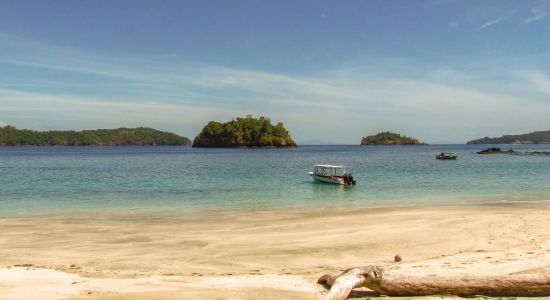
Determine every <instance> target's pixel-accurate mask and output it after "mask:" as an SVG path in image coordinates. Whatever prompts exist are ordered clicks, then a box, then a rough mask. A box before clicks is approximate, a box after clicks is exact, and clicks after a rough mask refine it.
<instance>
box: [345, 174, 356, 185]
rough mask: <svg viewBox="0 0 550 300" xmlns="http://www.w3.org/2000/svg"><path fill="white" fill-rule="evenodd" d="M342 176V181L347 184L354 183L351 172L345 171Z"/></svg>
mask: <svg viewBox="0 0 550 300" xmlns="http://www.w3.org/2000/svg"><path fill="white" fill-rule="evenodd" d="M343 178H344V183H345V184H347V185H352V184H353V185H355V180H353V176H352V175H351V173H346V174H344V176H343Z"/></svg>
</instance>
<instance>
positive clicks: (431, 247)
mask: <svg viewBox="0 0 550 300" xmlns="http://www.w3.org/2000/svg"><path fill="white" fill-rule="evenodd" d="M549 227H550V209H549V207H548V206H547V205H542V204H539V205H513V204H510V205H499V206H494V205H479V206H441V207H386V208H384V207H381V208H353V209H351V208H350V209H341V208H340V209H334V208H324V209H317V210H314V211H311V210H303V209H302V210H299V209H298V210H294V211H289V210H272V211H262V210H259V211H253V210H246V211H223V212H221V211H173V212H122V211H121V212H115V213H65V214H55V215H33V216H17V217H2V218H0V299H33V298H34V299H36V297H37V296H40V299H318V298H320V297H321V296H322V293H323V288H322V287H320V286H318V285H317V284H316V283H315V282H316V279H317V278H318V277H319V276H320V275H322V274H324V273H338V272H340V271H341V270H343V269H345V268H349V267H353V266H360V265H370V264H377V265H382V266H385V267H387V268H389V269H390V270H392V272H397V273H403V274H408V275H417V276H438V275H485V274H486V275H499V274H527V273H531V274H534V273H541V274H542V273H543V274H548V273H550V231H549V230H548V228H549ZM395 254H400V255H401V256H402V257H403V261H402V262H400V263H396V262H394V261H393V257H394V255H395Z"/></svg>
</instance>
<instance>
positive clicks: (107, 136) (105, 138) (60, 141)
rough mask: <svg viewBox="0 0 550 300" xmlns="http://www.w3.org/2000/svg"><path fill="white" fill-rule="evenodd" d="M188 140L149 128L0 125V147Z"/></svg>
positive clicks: (156, 143) (165, 143)
mask: <svg viewBox="0 0 550 300" xmlns="http://www.w3.org/2000/svg"><path fill="white" fill-rule="evenodd" d="M190 144H191V140H190V139H188V138H187V137H184V136H179V135H177V134H174V133H170V132H163V131H158V130H155V129H153V128H147V127H138V128H118V129H96V130H82V131H74V130H67V131H59V130H50V131H35V130H29V129H17V128H15V127H13V126H4V127H0V146H180V145H190Z"/></svg>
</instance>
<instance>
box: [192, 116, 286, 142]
mask: <svg viewBox="0 0 550 300" xmlns="http://www.w3.org/2000/svg"><path fill="white" fill-rule="evenodd" d="M193 147H216V148H227V147H278V148H281V147H296V143H295V142H294V141H293V140H292V139H291V138H290V134H289V133H288V131H287V130H286V129H285V127H284V126H283V123H277V125H272V124H271V120H270V119H269V118H266V117H260V118H253V117H252V116H250V115H249V116H246V117H245V118H237V119H236V120H232V121H229V122H226V123H220V122H216V121H210V122H208V124H206V126H204V128H203V129H202V131H201V133H199V134H198V135H197V137H195V140H194V141H193Z"/></svg>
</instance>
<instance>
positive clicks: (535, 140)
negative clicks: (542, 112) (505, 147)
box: [467, 130, 550, 144]
mask: <svg viewBox="0 0 550 300" xmlns="http://www.w3.org/2000/svg"><path fill="white" fill-rule="evenodd" d="M467 144H550V130H546V131H535V132H531V133H527V134H519V135H503V136H501V137H498V138H490V137H484V138H481V139H477V140H473V141H469V142H468V143H467Z"/></svg>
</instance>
